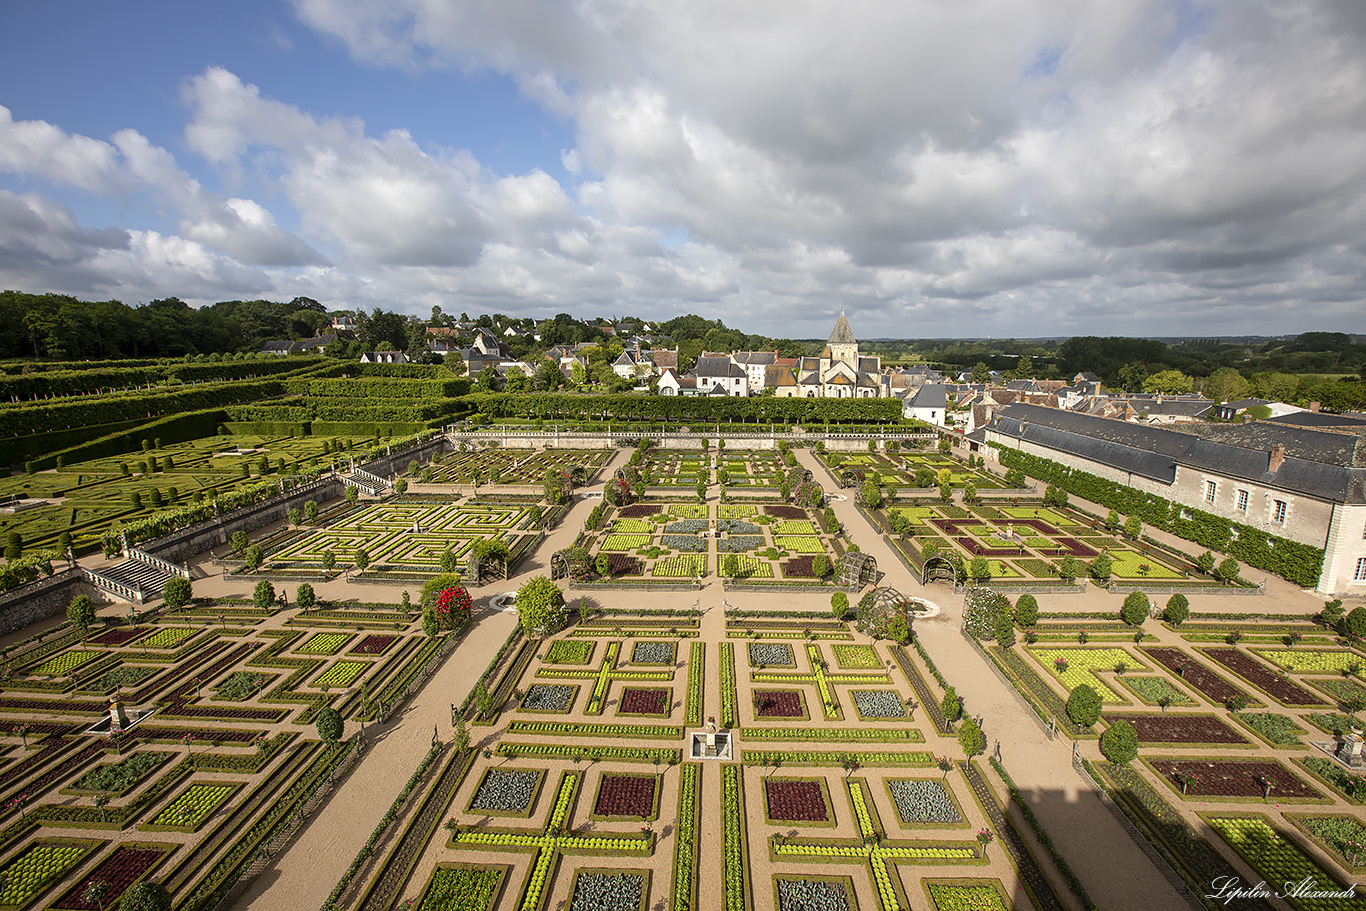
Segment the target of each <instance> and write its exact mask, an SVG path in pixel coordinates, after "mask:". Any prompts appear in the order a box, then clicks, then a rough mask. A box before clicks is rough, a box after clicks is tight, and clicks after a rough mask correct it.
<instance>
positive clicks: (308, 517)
mask: <svg viewBox="0 0 1366 911" xmlns="http://www.w3.org/2000/svg"><path fill="white" fill-rule="evenodd" d="M304 520H305V521H307V522H308V524H309V525H316V524H318V504H317V502H316V501H314V500H305V501H304Z"/></svg>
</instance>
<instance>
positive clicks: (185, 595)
mask: <svg viewBox="0 0 1366 911" xmlns="http://www.w3.org/2000/svg"><path fill="white" fill-rule="evenodd" d="M161 597H162V598H163V599H165V601H166V606H167V607H172V608H175V607H184V606H185V605H187V604H189V603H190V599H191V598H193V597H194V588H193V586H192V585H191V583H190V580H189V579H186V578H184V577H183V576H172V577H171V578H169V579H167V580H166V584H165V585H164V586H162V589H161Z"/></svg>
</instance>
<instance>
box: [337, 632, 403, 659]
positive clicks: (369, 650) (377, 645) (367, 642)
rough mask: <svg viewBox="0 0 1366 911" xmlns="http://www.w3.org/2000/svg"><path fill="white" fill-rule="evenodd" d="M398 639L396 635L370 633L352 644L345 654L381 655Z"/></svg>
mask: <svg viewBox="0 0 1366 911" xmlns="http://www.w3.org/2000/svg"><path fill="white" fill-rule="evenodd" d="M398 639H399V637H398V636H387V635H383V634H380V633H372V634H370V635H368V636H366V637H365V638H363V639H361V640H360V641H359V642H357V643H356V644H355V645H354V646H352V647H351V651H349V652H347V654H349V655H369V656H375V655H383V654H384V653H385V652H386V651H387V650H388V649H389V646H391V645H393V644H394V643H395V642H397V641H398Z"/></svg>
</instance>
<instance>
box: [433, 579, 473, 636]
mask: <svg viewBox="0 0 1366 911" xmlns="http://www.w3.org/2000/svg"><path fill="white" fill-rule="evenodd" d="M473 608H474V600H473V599H472V598H471V597H470V593H469V592H467V591H465V589H464V588H463V587H461V586H459V585H455V586H452V587H450V588H444V589H442V590H441V594H439V595H437V596H436V616H437V619H438V620H439V621H440V622H441V625H442V626H445V627H449V628H451V629H459V628H460V627H462V626H464V625H465V624H466V623H467V622H468V621H469V619H470V612H471V611H472V610H473Z"/></svg>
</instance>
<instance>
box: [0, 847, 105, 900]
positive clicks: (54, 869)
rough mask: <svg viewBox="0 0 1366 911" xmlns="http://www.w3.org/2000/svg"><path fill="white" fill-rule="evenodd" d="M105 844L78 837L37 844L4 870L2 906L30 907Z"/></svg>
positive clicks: (1, 873)
mask: <svg viewBox="0 0 1366 911" xmlns="http://www.w3.org/2000/svg"><path fill="white" fill-rule="evenodd" d="M102 844H103V842H99V841H91V840H89V839H76V838H44V839H42V840H40V841H35V842H33V843H32V844H30V845H29V846H28V847H27V848H25V849H24V850H23V851H22V852H21V853H20V854H18V855H16V856H15V857H13V858H11V859H10V861H9V862H8V863H7V864H5V865H4V867H3V868H0V907H4V908H20V907H23V906H25V905H27V904H28V903H29V902H30V901H32V900H33V899H34V898H35V897H36V896H38V895H41V894H42V893H43V892H44V891H46V890H47V888H48V887H49V886H51V885H52V884H53V883H55V882H57V881H58V880H60V879H61V878H62V877H63V876H65V875H66V873H67V871H69V870H71V869H73V868H74V867H76V865H77V864H79V863H80V862H81V861H82V860H84V859H85V857H86V855H87V854H89V853H90V852H92V851H94V850H95V849H96V848H98V847H100V845H102Z"/></svg>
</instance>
